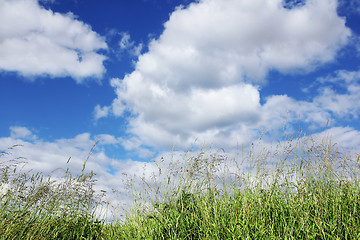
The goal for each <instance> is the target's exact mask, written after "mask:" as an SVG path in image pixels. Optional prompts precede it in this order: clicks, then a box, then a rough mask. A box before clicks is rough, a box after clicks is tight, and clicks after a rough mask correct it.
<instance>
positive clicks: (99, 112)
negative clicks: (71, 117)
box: [94, 105, 110, 120]
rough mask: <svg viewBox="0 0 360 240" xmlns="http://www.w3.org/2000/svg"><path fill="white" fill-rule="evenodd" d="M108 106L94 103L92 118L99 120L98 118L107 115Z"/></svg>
mask: <svg viewBox="0 0 360 240" xmlns="http://www.w3.org/2000/svg"><path fill="white" fill-rule="evenodd" d="M109 110H110V107H107V106H104V107H101V106H100V105H96V106H95V109H94V118H95V120H99V119H100V118H104V117H107V116H108V115H109Z"/></svg>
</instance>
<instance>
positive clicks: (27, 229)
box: [0, 136, 360, 239]
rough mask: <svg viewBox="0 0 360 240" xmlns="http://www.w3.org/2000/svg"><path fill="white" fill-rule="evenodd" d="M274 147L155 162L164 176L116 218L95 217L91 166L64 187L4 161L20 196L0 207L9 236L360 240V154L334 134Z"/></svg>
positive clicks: (146, 182)
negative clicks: (341, 143) (339, 142)
mask: <svg viewBox="0 0 360 240" xmlns="http://www.w3.org/2000/svg"><path fill="white" fill-rule="evenodd" d="M265 145H266V144H261V141H260V140H259V142H258V143H256V144H254V145H253V146H252V148H251V149H250V151H249V152H247V153H246V154H244V153H243V151H239V154H237V155H236V156H230V155H228V154H225V153H224V152H222V151H217V152H212V151H211V150H207V151H205V150H200V151H199V152H198V153H191V152H188V153H184V156H183V157H182V158H179V160H176V158H175V157H173V158H171V159H167V160H164V159H163V160H154V164H156V166H157V168H158V172H156V173H154V174H153V175H152V176H151V177H150V178H145V177H143V178H139V181H140V182H138V181H137V180H133V181H134V182H133V186H134V187H133V189H132V190H133V191H131V192H132V193H134V194H133V198H134V203H135V202H136V205H135V204H134V207H133V208H131V210H130V211H128V212H127V216H126V218H125V219H119V220H113V221H111V222H105V221H103V220H99V219H97V216H96V215H95V209H96V207H98V206H100V205H101V200H100V199H101V198H100V197H101V196H98V195H96V194H95V193H94V191H93V189H92V187H93V184H94V181H93V177H94V174H93V173H92V172H90V173H87V174H86V173H85V171H84V169H85V165H84V169H83V172H82V174H81V175H80V176H76V177H74V176H71V175H70V173H69V171H68V170H67V171H66V174H65V176H64V177H63V178H62V179H61V180H57V181H55V180H51V178H48V179H46V180H44V178H43V177H42V176H41V175H40V174H35V175H31V176H30V175H29V173H26V174H24V173H22V174H19V173H17V172H16V170H15V168H16V167H18V165H19V162H7V163H2V165H1V182H2V183H1V184H2V185H1V186H2V187H3V188H4V186H10V185H11V188H9V189H11V190H8V191H7V192H6V193H5V194H4V193H3V197H2V201H1V205H0V221H1V222H0V233H1V235H0V238H1V239H360V227H359V226H360V186H359V170H360V159H359V158H360V157H359V155H356V154H355V155H351V154H350V153H346V152H344V151H341V150H339V149H337V148H336V146H337V145H336V144H333V143H332V142H331V139H330V138H323V139H322V140H320V141H316V140H314V139H312V138H311V137H307V138H305V137H301V136H299V137H298V138H295V139H294V138H289V139H287V140H286V141H283V142H280V143H278V144H275V145H274V146H273V145H266V146H265ZM10 150H11V149H10ZM3 154H6V153H3ZM0 157H1V156H0ZM29 176H30V177H29ZM139 183H142V186H143V188H142V189H141V190H139V189H137V188H136V187H137V186H139ZM129 187H130V188H131V186H129Z"/></svg>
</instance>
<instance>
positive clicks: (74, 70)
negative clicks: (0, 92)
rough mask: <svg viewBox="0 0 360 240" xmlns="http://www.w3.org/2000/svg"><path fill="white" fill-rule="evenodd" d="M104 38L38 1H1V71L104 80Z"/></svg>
mask: <svg viewBox="0 0 360 240" xmlns="http://www.w3.org/2000/svg"><path fill="white" fill-rule="evenodd" d="M106 48H107V45H106V43H105V41H104V39H103V38H102V37H101V36H99V35H98V34H97V33H95V32H94V31H92V30H91V27H90V26H89V25H87V24H85V23H83V22H81V21H78V20H76V19H75V16H74V15H72V14H71V13H68V14H66V15H64V14H60V13H54V12H52V11H51V10H46V9H44V8H42V7H41V6H40V5H39V3H38V2H37V0H0V69H2V70H4V71H15V72H18V73H20V74H21V75H24V76H34V75H43V74H46V75H49V76H51V77H58V76H71V77H73V78H75V79H76V80H77V82H81V81H82V80H83V78H86V77H101V76H102V74H103V73H104V72H105V68H104V66H103V61H104V60H105V59H106V57H105V56H104V55H102V54H99V53H97V50H99V49H106Z"/></svg>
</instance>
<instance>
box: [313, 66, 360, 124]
mask: <svg viewBox="0 0 360 240" xmlns="http://www.w3.org/2000/svg"><path fill="white" fill-rule="evenodd" d="M318 82H320V83H321V84H323V86H322V87H321V88H320V93H319V95H318V96H317V97H316V98H315V99H314V102H315V103H316V104H317V105H319V106H320V107H321V108H323V109H326V110H328V111H330V112H332V113H334V114H335V115H337V116H338V117H341V118H347V117H349V116H351V117H354V118H358V117H359V115H360V106H359V104H358V103H359V102H360V84H359V82H360V71H345V70H340V71H336V72H335V73H334V74H332V75H329V76H326V77H324V78H319V79H318ZM328 83H331V84H332V85H333V86H331V85H329V86H328V85H325V84H328ZM339 90H340V91H341V90H342V92H341V93H340V92H339Z"/></svg>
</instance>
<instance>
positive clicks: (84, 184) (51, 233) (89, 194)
mask: <svg viewBox="0 0 360 240" xmlns="http://www.w3.org/2000/svg"><path fill="white" fill-rule="evenodd" d="M15 147H21V146H13V147H11V148H9V149H8V150H7V151H5V152H2V153H0V157H4V156H5V155H9V154H10V153H11V150H12V149H13V148H15ZM21 160H22V159H10V160H8V161H6V162H1V165H0V183H1V185H0V190H1V191H0V192H1V193H0V197H1V203H0V239H97V238H98V237H99V236H100V233H101V229H102V226H103V225H102V223H101V222H100V221H97V220H96V219H95V217H94V209H95V208H96V206H98V205H99V204H100V200H99V198H98V196H97V195H96V194H95V193H94V190H93V188H92V187H93V185H94V179H93V177H94V173H93V172H90V173H86V172H85V165H84V167H83V169H82V172H81V174H80V175H78V176H72V175H71V173H70V171H69V168H67V169H66V172H65V174H64V176H63V177H62V178H58V179H53V178H51V177H47V178H46V177H44V175H43V174H41V173H31V172H24V171H21V169H22V167H23V165H24V164H25V163H24V162H22V161H21ZM69 160H70V159H69ZM69 160H68V162H69Z"/></svg>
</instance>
